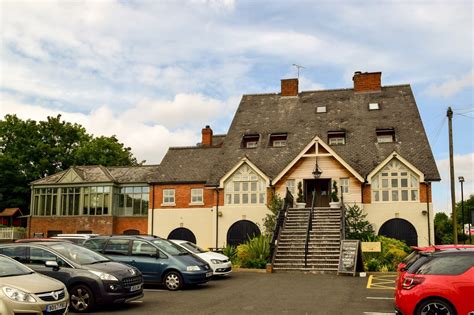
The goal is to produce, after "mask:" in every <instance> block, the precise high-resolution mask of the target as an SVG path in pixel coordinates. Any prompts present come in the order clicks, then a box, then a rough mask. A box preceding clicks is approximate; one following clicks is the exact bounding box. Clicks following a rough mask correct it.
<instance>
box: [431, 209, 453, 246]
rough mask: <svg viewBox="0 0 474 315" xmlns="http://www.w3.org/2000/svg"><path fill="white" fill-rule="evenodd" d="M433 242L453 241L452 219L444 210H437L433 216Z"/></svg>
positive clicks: (445, 242)
mask: <svg viewBox="0 0 474 315" xmlns="http://www.w3.org/2000/svg"><path fill="white" fill-rule="evenodd" d="M434 230H435V244H452V243H453V220H451V218H450V217H448V215H447V214H446V213H444V212H438V213H436V214H435V217H434Z"/></svg>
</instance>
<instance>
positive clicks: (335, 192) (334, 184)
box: [331, 181, 339, 202]
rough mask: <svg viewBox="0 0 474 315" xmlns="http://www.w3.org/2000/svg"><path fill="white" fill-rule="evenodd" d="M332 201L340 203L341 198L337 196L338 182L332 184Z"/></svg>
mask: <svg viewBox="0 0 474 315" xmlns="http://www.w3.org/2000/svg"><path fill="white" fill-rule="evenodd" d="M331 201H332V202H339V197H338V196H337V182H336V181H333V182H332V192H331Z"/></svg>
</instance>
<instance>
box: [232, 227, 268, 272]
mask: <svg viewBox="0 0 474 315" xmlns="http://www.w3.org/2000/svg"><path fill="white" fill-rule="evenodd" d="M237 257H238V260H239V262H240V265H241V266H242V267H244V268H259V269H261V268H265V265H266V264H267V262H268V259H269V258H270V237H269V236H267V235H259V236H256V237H254V238H252V239H250V240H248V241H247V242H246V243H244V244H240V245H239V246H237Z"/></svg>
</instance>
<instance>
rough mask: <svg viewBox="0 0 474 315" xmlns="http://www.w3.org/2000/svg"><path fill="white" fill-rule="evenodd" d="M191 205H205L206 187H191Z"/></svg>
mask: <svg viewBox="0 0 474 315" xmlns="http://www.w3.org/2000/svg"><path fill="white" fill-rule="evenodd" d="M189 204H191V205H203V204H204V189H202V188H192V189H191V202H190V203H189Z"/></svg>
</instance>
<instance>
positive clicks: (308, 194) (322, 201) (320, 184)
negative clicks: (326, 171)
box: [304, 179, 331, 207]
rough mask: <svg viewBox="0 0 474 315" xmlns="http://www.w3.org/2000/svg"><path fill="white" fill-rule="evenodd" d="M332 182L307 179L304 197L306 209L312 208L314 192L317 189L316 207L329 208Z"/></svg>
mask: <svg viewBox="0 0 474 315" xmlns="http://www.w3.org/2000/svg"><path fill="white" fill-rule="evenodd" d="M330 187H331V180H330V179H305V180H304V195H305V201H306V207H311V202H312V201H313V200H312V198H313V190H315V189H316V203H315V205H314V206H315V207H329V194H330V191H331V190H330Z"/></svg>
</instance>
